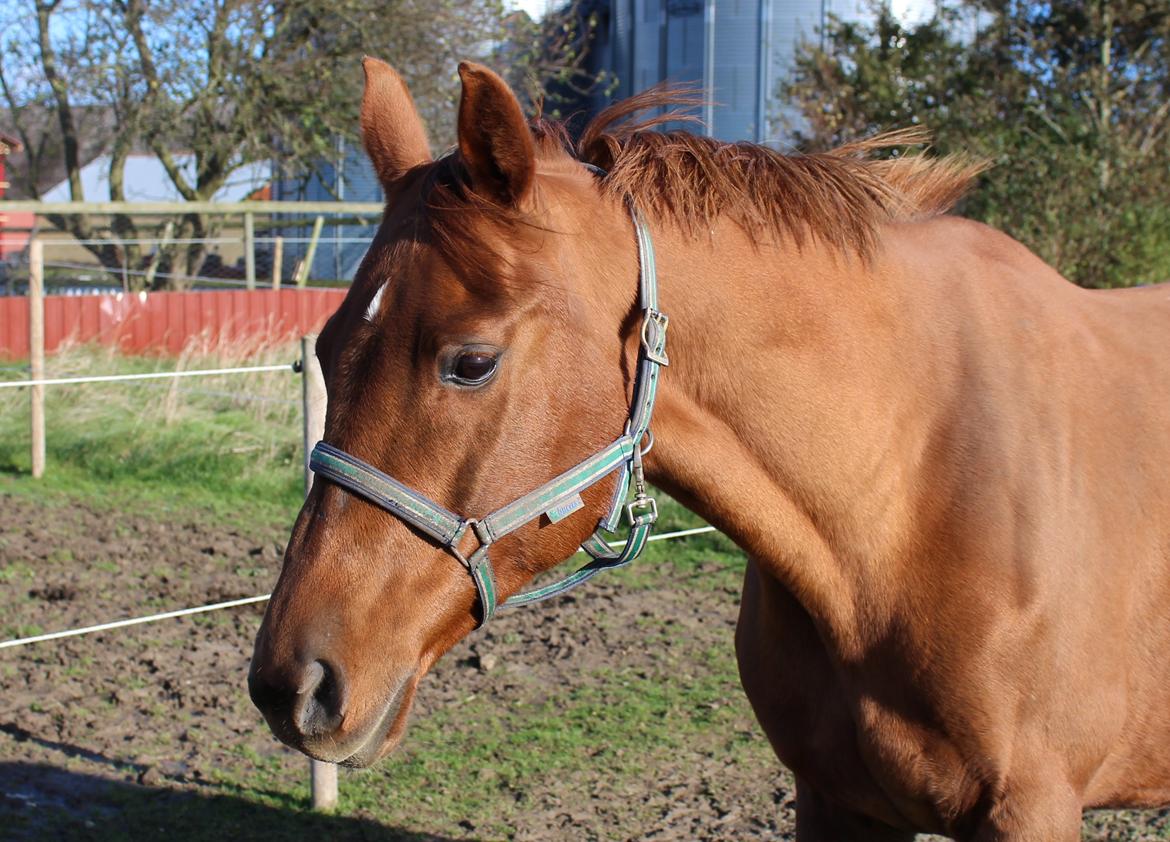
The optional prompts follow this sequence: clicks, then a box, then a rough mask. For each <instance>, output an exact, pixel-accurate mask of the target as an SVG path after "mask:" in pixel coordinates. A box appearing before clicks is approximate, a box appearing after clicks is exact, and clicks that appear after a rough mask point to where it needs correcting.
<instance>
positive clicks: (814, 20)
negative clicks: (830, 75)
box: [765, 0, 855, 140]
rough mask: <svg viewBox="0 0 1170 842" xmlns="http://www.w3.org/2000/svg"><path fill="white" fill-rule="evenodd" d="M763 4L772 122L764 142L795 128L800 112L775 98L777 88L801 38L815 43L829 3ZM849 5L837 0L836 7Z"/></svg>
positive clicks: (775, 0)
mask: <svg viewBox="0 0 1170 842" xmlns="http://www.w3.org/2000/svg"><path fill="white" fill-rule="evenodd" d="M767 1H768V2H771V3H772V32H771V38H770V46H771V55H770V56H768V57H766V58H765V61H766V62H767V64H766V67H765V73H766V75H767V77H768V82H767V85H768V98H769V100H770V101H771V103H772V104H771V106H770V108H769V112H770V113H769V114H768V115H767V116H768V118H769V120H770V122H771V123H772V128H771V129H770V130H769V132H768V134H769V135H770V137H769V138H768V139H770V140H775V139H777V138H780V137H784V136H786V135H788V133H789V132H788V130H787V127H791V126H796V125H799V121H800V109H799V108H798V107H796V106H795V105H792V104H790V103H786V102H782V101H780V100H779V99H778V98H777V96H778V94H779V88H780V86H781V85H782V84H783V82H784V80H786V79H787V78H788V76H789V75H790V74H791V73H792V69H793V67H794V66H795V63H796V49H797V47H798V45H799V44H800V41H801V39H802V38H804V39H808V40H814V41H815V40H816V38H817V37H818V35H817V32H818V29H819V28H820V27H822V26H823V25H824V22H825V15H826V12H827V11H828V5H829V2H830V0H767ZM853 3H855V0H838V2H837V5H838V6H839V7H842V9H843V7H845V6H847V5H850V4H853Z"/></svg>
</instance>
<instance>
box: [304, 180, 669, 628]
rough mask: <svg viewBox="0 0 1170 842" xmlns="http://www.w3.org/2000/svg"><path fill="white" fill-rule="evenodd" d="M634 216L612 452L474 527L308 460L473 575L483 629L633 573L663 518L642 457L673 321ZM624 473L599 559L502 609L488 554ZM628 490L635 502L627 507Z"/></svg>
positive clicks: (323, 456) (378, 481)
mask: <svg viewBox="0 0 1170 842" xmlns="http://www.w3.org/2000/svg"><path fill="white" fill-rule="evenodd" d="M590 169H593V168H592V167H591V168H590ZM630 214H631V217H632V218H633V222H634V231H635V232H636V234H637V238H638V264H639V268H640V272H639V291H640V306H641V309H642V328H641V344H640V348H639V351H638V371H637V375H636V379H635V381H634V400H633V403H632V405H631V407H630V417H629V420H628V421H626V427H625V431H624V432H623V433H622V434H621V436H619V437H618V438H617V439H616V440H615V441H614V442H613V444H611V445H609V446H608V447H606V448H605V449H603V450H601V451H599V452H597V453H595V454H593V455H592V456H590V457H589V458H588V459H585V460H584V461H583V462H580V463H578V464H577V465H576V466H575V467H572V468H570V469H569V470H567V471H565V472H564V473H563V474H561V475H560V476H558V477H556V478H555V479H553V480H550V481H549V482H546V483H545V484H544V485H542V486H540V488H537V489H536V490H535V491H531V492H529V493H528V494H525V495H524V496H523V497H520V498H518V499H516V500H514V501H512V502H511V503H509V504H508V505H506V506H504V507H503V508H500V509H497V510H496V511H494V512H492V513H491V514H489V515H488V516H487V517H483V518H479V519H478V520H477V519H475V518H463V517H460V516H459V515H457V514H455V513H454V512H450V511H448V510H447V509H445V508H443V507H442V506H440V505H439V504H438V503H435V502H434V501H432V500H429V499H428V498H426V497H424V496H423V495H421V494H419V493H418V492H417V491H414V490H413V489H411V488H408V487H407V486H405V485H403V484H402V483H400V482H398V481H397V480H396V479H394V478H393V477H390V476H387V475H386V474H384V473H382V472H381V471H379V470H378V469H377V468H375V467H374V466H373V465H370V464H369V463H367V462H363V461H362V460H361V459H358V458H357V457H355V456H351V455H350V454H348V453H346V452H345V451H343V450H339V449H338V448H336V447H334V446H333V445H331V444H328V443H326V442H324V441H322V442H319V443H318V444H317V446H316V447H315V448H314V449H313V453H312V456H311V457H310V461H309V464H310V466H311V467H312V469H313V470H314V471H315V472H316V474H317V475H318V476H320V477H325V478H326V479H328V480H330V481H331V482H334V483H336V484H337V485H339V486H341V487H342V488H345V489H346V490H347V491H350V492H351V493H353V494H356V495H358V496H360V497H363V498H365V499H366V500H368V501H370V502H371V503H373V504H374V505H376V506H379V507H380V508H382V509H384V510H386V511H387V512H389V513H390V514H392V515H394V516H395V517H397V518H400V519H401V520H404V521H406V523H408V524H410V525H411V526H413V527H414V528H415V529H417V530H419V531H420V532H422V533H424V534H425V535H429V536H430V537H431V538H433V539H434V540H435V541H437V542H438V543H439V544H440V545H441V546H442V547H443V548H444V549H446V550H447V551H448V552H449V553H451V555H453V556H454V557H455V558H456V559H458V560H459V562H460V564H462V565H463V566H464V567H466V568H467V571H468V572H469V573H470V574H471V579H472V581H473V582H474V583H475V589H476V591H477V592H478V593H479V604H480V610H481V613H480V621H479V625H480V626H482V625H484V624H485V623H487V621H488V620H490V619H491V618H492V615H494V614H495V612H496V609H497V607H499V608H514V607H516V606H520V605H528V604H530V603H533V602H540V601H541V600H545V599H549V598H550V597H554V596H557V595H559V594H563V593H565V592H566V591H568V590H570V589H571V588H574V587H576V586H577V585H579V584H581V583H582V582H584V581H585V580H587V579H590V578H592V577H593V576H595V575H597V574H598V573H600V572H601V571H602V570H606V569H609V568H611V567H621V566H623V565H626V564H629V563H630V562H631V561H633V560H634V559H635V558H637V557H638V556H639V555H640V554H641V552H642V550H643V549H644V548H645V546H646V539H647V538H649V537H650V530H651V529H652V528H653V526H654V521H655V520H657V519H658V504H657V503H655V501H654V498H653V497H651V496H649V495H648V494H647V493H646V480H645V478H644V477H643V475H642V456H643V455H644V454H646V453H647V452H649V450H650V447H651V446H652V445H653V442H654V437H653V435H652V434H651V433H650V415H651V413H652V412H653V410H654V396H655V394H656V392H657V390H658V377H659V371H660V369H661V368H662V366H665V365H668V362H669V361H668V360H667V357H666V326H667V323H668V319H667V317H666V315H665V314H664V313H661V312H659V310H658V279H657V275H656V273H655V268H654V244H653V242H651V240H650V230H649V229H648V228H647V227H646V222H645V220H644V219H643V218H642V215H641V214H640V213H639V212H638V210H637V209H636V208H631V211H630ZM643 439H647V440H648V442H647V444H646V446H645V447H643V446H642V441H643ZM619 469H620V471H621V473H620V475H619V477H618V482H617V487H616V488H615V489H614V493H613V499H612V501H611V502H610V506H609V511H608V513H607V514H606V515H605V517H603V518H602V519H601V522H600V523H599V524H598V526H597V529H596V531H594V533H593V534H592V535H591V536H590V537H589V538H587V539H586V540H585V542H584V543H583V544H582V545H581V549H582V550H584V551H585V552H586V553H588V554H589V555H590V556H591V557H592V559H593V560H592V561H590V562H589V563H588V564H586V565H585V566H583V567H582V568H580V569H579V570H577V571H576V572H575V573H571V574H570V575H568V576H566V577H565V578H564V579H562V580H560V581H559V582H556V583H554V584H551V585H546V586H544V587H542V588H536V589H535V590H531V591H526V592H524V593H520V594H516V595H515V596H513V597H511V598H510V599H508V600H507V601H506V602H505V603H504V604H503V605H499V606H497V601H496V580H495V573H494V572H493V570H492V563H491V560H490V559H489V558H488V550H489V549H490V547H491V545H492V544H494V543H495V542H496V541H498V540H499V539H500V538H503V537H504V536H505V535H507V534H509V533H510V532H514V531H516V530H517V529H519V528H520V527H521V526H524V525H525V524H527V523H529V522H531V521H533V520H536V519H537V518H539V517H540V516H541V515H547V516H548V517H549V520H551V521H553V522H556V521H558V520H560V519H561V518H563V517H567V516H568V515H569V514H571V513H572V512H574V511H576V509H577V508H579V507H580V505H581V503H580V501H579V498H578V495H579V494H580V493H581V492H582V491H583V490H585V489H586V488H589V487H590V486H593V485H596V484H597V483H598V482H600V481H601V480H603V479H605V478H606V477H607V476H609V475H610V474H612V473H613V472H614V471H615V470H619ZM631 485H632V486H633V489H634V496H633V499H632V500H631V501H630V502H628V503H627V502H626V499H627V497H628V495H629V491H630V486H631ZM623 514H624V515H625V519H626V521H627V523H628V526H629V530H630V531H629V536H628V538H627V539H626V542H625V545H624V546H622V545H620V544H619V545H616V546H615V545H611V544H610V543H609V541H607V540H606V538H605V537H604V536H603V534H602V533H604V532H613V531H614V530H615V529H617V527H618V525H619V524H620V522H621V519H622V515H623ZM469 536H474V538H475V540H476V541H477V542H478V544H479V546H478V547H476V549H475V550H474V551H473V552H471V553H470V555H465V554H464V552H463V551H462V550H461V549H460V547H461V546H462V545H463V543H464V541H465V539H467V538H468V537H469Z"/></svg>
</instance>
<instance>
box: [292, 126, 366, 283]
mask: <svg viewBox="0 0 1170 842" xmlns="http://www.w3.org/2000/svg"><path fill="white" fill-rule="evenodd" d="M275 192H276V193H278V194H279V195H280V198H282V199H285V200H289V201H301V202H306V201H307V202H329V201H333V200H335V199H336V200H344V201H347V202H380V201H382V198H383V195H382V185H381V184H380V183H379V182H378V178H377V176H376V175H375V174H374V168H373V166H371V164H370V162H369V159H368V158H367V157H366V153H365V150H364V149H362V147H361V146H360V145H359V144H349V143H347V144H341V145H339V147H338V150H337V156H336V157H335V158H334V160H332V161H322V162H321V163H320V165H319V166H318V172H317V173H315V174H314V175H313V176H312V177H311V178H309V179H307V180H306V181H304V182H301V181H299V180H293V179H284V180H282V181H280V182H278V184H277V187H276V191H275ZM309 221H310V222H311V221H312V220H311V219H310V220H309ZM311 230H312V229H311V228H310V227H309V226H307V225H306V226H302V227H299V228H287V229H285V230H284V231H283V232H282V233H283V234H284V236H285V237H287V238H297V239H306V238H308V236H309V234H310V233H311ZM373 237H374V228H373V227H372V226H370V225H364V226H363V225H335V224H330V223H328V221H327V224H326V225H325V228H324V229H323V230H322V232H321V239H320V240H319V241H318V243H317V252H316V254H315V255H314V257H313V267H312V273H311V277H313V278H318V279H325V280H343V281H344V280H352V279H353V276H354V273H355V272H356V271H357V268H358V266H359V265H360V263H361V260H362V257H364V256H365V253H366V249H367V248H368V243H369V241H370V240H372V239H373ZM352 239H361V240H363V242H357V243H352V242H346V241H347V240H352ZM308 248H309V244H308V243H307V242H286V243H285V251H284V267H285V268H284V272H285V280H289V279H290V278H291V277H292V272H293V269H294V267H295V266H296V264H297V263H298V261H300V260H301V259H302V258H303V257H304V256H305V254H306V253H307V252H308Z"/></svg>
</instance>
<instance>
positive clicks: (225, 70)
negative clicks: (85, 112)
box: [0, 0, 549, 273]
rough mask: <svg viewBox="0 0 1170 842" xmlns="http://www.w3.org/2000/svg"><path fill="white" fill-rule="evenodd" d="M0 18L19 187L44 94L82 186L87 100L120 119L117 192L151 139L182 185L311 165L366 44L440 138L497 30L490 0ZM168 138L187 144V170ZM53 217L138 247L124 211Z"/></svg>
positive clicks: (341, 132) (113, 251)
mask: <svg viewBox="0 0 1170 842" xmlns="http://www.w3.org/2000/svg"><path fill="white" fill-rule="evenodd" d="M0 17H2V15H0ZM0 29H2V30H3V31H4V32H6V33H8V35H7V37H4V38H3V40H2V42H0V89H2V92H3V94H4V96H5V99H6V101H7V104H8V107H9V112H10V114H11V116H12V118H13V120H14V122H15V124H16V128H17V130H18V132H20V133H21V134H22V140H23V141H24V142H25V145H26V147H27V148H28V149H29V150H32V151H31V152H30V157H29V164H30V166H29V172H28V173H27V178H26V186H27V187H29V188H30V193H31V195H33V196H37V195H38V194H37V192H36V174H37V169H38V166H40V162H39V161H38V160H37V157H36V156H37V154H38V153H37V150H40V154H42V155H46V154H53V153H54V149H53V144H45V143H44V142H43V138H42V137H36V136H34V135H35V134H36V132H37V128H36V123H37V120H36V119H35V114H36V113H37V112H42V111H43V110H45V109H47V110H49V111H51V112H52V113H54V114H55V116H56V124H57V126H56V128H57V130H58V132H59V134H60V137H61V141H62V142H61V143H60V144H59V148H58V149H57V150H56V154H60V155H61V156H62V157H63V159H64V162H65V169H66V173H67V177H68V179H69V183H70V186H71V190H72V196H73V198H74V200H78V201H80V200H83V199H84V198H85V197H84V196H83V195H82V187H81V181H80V170H81V167H82V165H83V163H84V161H83V160H82V157H81V154H80V151H79V150H80V145H81V139H80V137H79V134H78V113H79V111H80V110H82V109H83V108H84V107H88V106H100V107H102V108H104V109H107V110H108V111H109V112H110V113H112V114H113V115H115V118H116V119H115V120H114V121H113V125H112V126H111V127H110V135H109V138H108V151H109V154H110V156H111V157H110V170H109V181H110V190H111V197H112V198H113V199H115V200H118V199H121V198H123V197H124V192H123V185H122V179H121V174H122V170H123V165H124V162H125V160H126V156H127V155H129V154H130V153H131V152H132V151H134V150H136V149H148V150H150V151H151V152H153V153H154V154H155V155H157V156H158V158H159V159H160V161H162V163H163V165H164V167H165V168H166V171H167V174H168V177H169V178H170V180H171V182H172V183H173V184H174V186H175V189H176V190H177V191H178V193H179V194H180V195H181V196H183V198H184V199H187V200H190V201H200V200H204V201H206V200H210V199H211V198H212V197H213V196H214V194H215V193H216V192H217V191H218V190H219V189H220V188H221V187H222V186H223V185H224V184H225V183H226V182H227V180H228V179H229V178H230V177H231V176H232V174H233V173H234V172H236V171H238V170H239V168H241V167H243V166H245V165H247V164H249V163H252V162H257V161H278V162H279V164H280V166H281V167H282V168H283V169H285V170H286V171H288V172H309V171H311V170H312V169H313V168H314V167H316V166H318V165H319V163H320V162H321V161H323V160H328V159H329V158H330V157H331V156H332V155H333V154H334V153H335V143H336V141H337V139H338V138H339V137H340V138H345V139H351V140H352V139H356V131H357V125H358V121H357V108H358V104H359V102H360V98H361V86H362V76H361V66H360V58H361V56H362V55H363V54H370V55H376V56H379V57H382V58H385V59H386V60H388V61H390V62H391V63H392V64H394V65H395V66H396V67H397V68H398V69H399V71H400V72H401V73H402V75H403V76H404V77H405V79H406V81H407V82H408V84H409V85H410V88H411V91H412V92H413V94H414V96H415V98H416V100H417V102H418V106H419V111H420V113H421V115H422V116H423V119H424V121H425V122H426V123H427V124H428V128H429V129H430V130H431V135H430V137H431V139H432V141H433V142H435V143H436V145H437V146H438V148H442V147H443V146H444V145H446V144H447V143H448V142H450V141H451V140H452V138H451V136H450V129H449V126H451V125H453V123H454V121H453V120H451V119H449V112H450V111H451V109H452V108H453V105H454V102H455V97H456V96H457V92H458V77H457V74H456V72H455V69H456V65H457V63H458V60H459V59H462V58H465V57H468V56H476V55H481V56H482V55H483V53H484V50H485V45H491V44H497V43H500V42H501V40H502V39H503V38H504V36H505V35H506V34H508V33H507V32H506V31H505V29H504V14H503V9H502V5H501V0H275V2H268V1H267V0H183V2H180V1H179V0H150V2H147V0H26V2H24V3H23V4H19V5H18V4H12V10H11V12H10V13H9V14H8V19H7V20H4V19H0ZM534 32H536V33H538V32H539V29H536V30H522V33H525V34H528V35H530V36H531V35H533V33H534ZM513 37H515V33H513ZM520 47H521V48H522V49H529V50H530V51H531V50H532V49H534V48H532V47H525V45H523V44H521V45H520ZM548 72H549V68H548V67H545V66H544V65H539V66H537V67H534V69H533V71H532V73H533V74H536V73H548ZM42 122H43V121H42ZM175 150H187V151H189V153H190V154H191V155H192V156H193V157H194V168H193V171H191V169H190V168H184V167H183V166H181V162H180V161H179V160H178V159H177V158H176V156H175ZM50 221H51V222H52V223H53V224H54V225H56V226H57V227H59V228H61V229H62V230H68V231H70V232H71V233H72V234H74V235H75V236H76V237H78V238H79V239H82V240H87V241H88V240H95V239H97V240H104V242H101V243H99V244H96V245H93V246H90V250H91V251H93V252H94V254H96V255H97V256H98V257H99V258H100V259H101V260H102V261H103V262H104V263H105V264H106V265H110V266H119V265H125V264H126V263H129V264H131V265H136V264H139V263H141V262H142V260H143V259H144V258H143V257H142V255H140V254H137V253H136V251H135V249H136V247H134V246H130V245H127V246H122V245H119V242H120V241H125V240H133V239H136V238H137V237H138V230H137V229H138V225H137V223H136V222H135V220H133V219H130V218H128V217H119V218H115V219H114V220H113V222H112V224H111V225H110V230H109V231H106V230H103V229H100V228H98V227H97V226H96V225H95V224H94V222H93V221H92V220H90V219H87V218H86V217H62V218H50ZM214 224H215V223H214V221H213V220H212V219H211V218H209V217H206V216H203V215H200V214H189V215H187V216H185V217H184V218H183V219H182V220H181V221H180V223H179V228H178V230H177V231H176V234H175V236H176V239H183V240H187V239H201V238H205V237H208V236H210V235H211V234H213V230H212V228H213V225H214ZM204 254H205V251H204V246H203V245H202V244H201V243H191V244H189V245H187V246H186V247H185V254H183V256H182V257H183V261H182V262H183V263H184V264H185V270H186V271H187V272H188V273H192V272H195V271H196V270H197V269H198V267H199V265H200V263H201V262H202V259H203V257H204Z"/></svg>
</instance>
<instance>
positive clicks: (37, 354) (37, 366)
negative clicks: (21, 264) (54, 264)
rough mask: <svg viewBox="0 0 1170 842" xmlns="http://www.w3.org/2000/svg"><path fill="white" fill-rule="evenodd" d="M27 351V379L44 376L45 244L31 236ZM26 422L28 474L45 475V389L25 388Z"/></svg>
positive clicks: (36, 387)
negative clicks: (29, 457) (29, 455)
mask: <svg viewBox="0 0 1170 842" xmlns="http://www.w3.org/2000/svg"><path fill="white" fill-rule="evenodd" d="M28 350H29V378H30V379H32V380H43V379H44V377H45V243H44V241H43V240H41V239H40V237H34V238H33V240H32V242H30V243H29V247H28ZM28 392H29V419H30V422H31V423H30V426H31V432H32V475H33V477H34V478H38V479H39V478H40V477H42V476H44V474H45V387H44V386H30V387H29V390H28Z"/></svg>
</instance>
